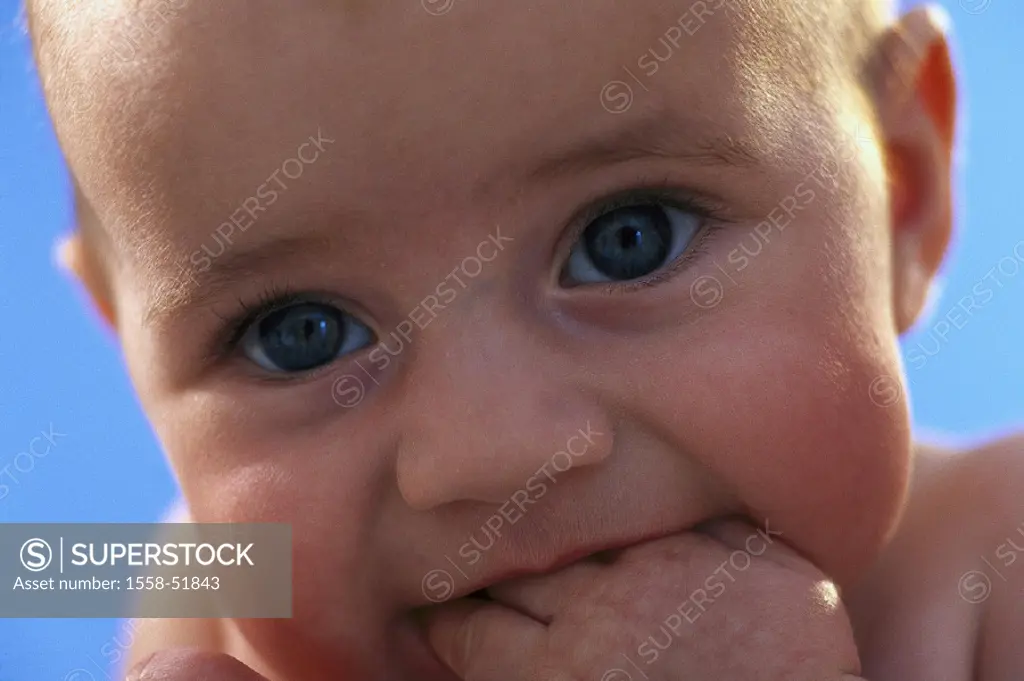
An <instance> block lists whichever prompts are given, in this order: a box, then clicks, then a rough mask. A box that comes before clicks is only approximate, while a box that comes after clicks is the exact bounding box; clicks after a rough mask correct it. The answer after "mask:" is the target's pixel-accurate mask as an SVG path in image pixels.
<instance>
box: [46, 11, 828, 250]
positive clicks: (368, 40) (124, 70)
mask: <svg viewBox="0 0 1024 681" xmlns="http://www.w3.org/2000/svg"><path fill="white" fill-rule="evenodd" d="M143 4H147V3H143ZM149 4H151V5H152V7H150V9H151V13H150V15H148V17H146V18H142V17H143V15H142V14H138V13H128V12H126V11H125V12H114V11H108V12H106V13H98V14H97V15H96V16H95V17H92V18H91V20H90V21H89V22H88V23H89V31H90V32H91V35H92V36H100V39H98V40H90V41H79V42H83V50H82V56H81V59H80V60H79V63H80V65H81V66H80V67H79V68H78V73H77V75H76V74H75V73H74V72H72V74H71V76H69V78H70V79H72V80H73V79H74V78H76V77H77V78H79V79H80V81H79V82H80V83H83V85H82V86H81V87H87V88H88V89H89V90H90V91H91V92H92V93H93V95H92V100H93V101H92V104H91V105H90V106H89V107H88V110H85V111H83V112H75V115H74V116H68V117H64V120H63V121H62V117H61V116H60V115H56V116H55V118H56V119H57V125H58V132H59V133H60V134H61V137H62V141H63V142H64V146H65V147H66V152H67V154H68V157H69V159H70V161H71V164H72V167H73V168H74V169H75V171H76V173H77V174H78V175H79V177H80V179H81V181H82V183H83V185H84V186H86V187H87V188H88V190H89V194H90V195H91V196H92V197H93V198H94V199H95V200H96V201H97V205H98V207H99V208H100V213H101V215H103V216H104V217H105V222H106V223H107V224H108V227H109V228H110V229H112V230H114V231H115V234H114V241H115V242H116V243H118V244H120V247H121V249H122V250H124V251H125V252H126V253H129V254H132V256H133V257H135V258H137V259H138V260H139V261H140V262H141V261H146V262H145V263H144V264H145V265H146V266H147V267H153V266H163V265H166V264H167V263H161V262H158V261H160V260H174V259H179V258H180V257H181V253H182V252H184V253H186V254H187V252H188V251H189V250H191V249H192V248H195V247H196V245H197V244H198V243H199V242H201V241H203V240H204V239H208V237H209V235H210V232H211V230H212V229H213V228H214V227H215V226H217V225H218V224H219V223H221V222H223V218H224V217H225V216H226V215H228V214H231V213H232V212H234V211H235V209H236V208H238V207H239V205H240V204H241V203H242V201H243V200H244V199H245V198H246V197H251V196H252V195H253V193H254V191H255V188H256V187H258V186H260V185H262V184H264V183H265V182H266V180H267V179H268V176H270V175H271V173H272V172H274V171H275V170H284V171H285V173H286V174H289V175H293V174H294V173H295V172H298V168H297V167H296V166H293V170H292V172H291V173H288V172H287V168H282V163H283V162H284V161H286V160H287V159H289V158H292V157H295V156H296V153H297V150H298V147H299V146H300V145H302V144H303V143H304V142H307V141H308V140H310V138H311V137H312V138H314V139H321V140H323V139H328V140H331V142H330V143H325V142H321V147H323V149H322V151H323V153H322V154H318V155H317V161H316V163H315V166H311V167H307V168H303V169H302V173H303V175H302V177H301V178H299V179H297V180H296V181H294V182H290V183H289V184H290V186H289V188H288V190H287V192H288V195H287V198H286V200H283V201H282V204H281V206H280V208H279V209H278V211H279V212H280V213H282V214H283V213H284V211H286V210H291V211H293V213H294V212H296V211H298V212H301V211H303V210H305V211H312V212H316V213H318V214H320V215H332V216H337V218H338V221H339V223H340V222H357V221H358V222H360V223H362V224H366V222H367V221H372V220H373V216H374V215H377V216H384V215H385V214H386V218H382V219H386V220H387V221H391V222H394V221H396V220H399V221H400V220H403V219H405V218H408V219H410V220H413V219H415V217H414V216H413V215H412V214H411V213H409V212H408V211H414V210H415V211H417V212H419V213H422V214H429V213H431V212H436V211H440V210H443V209H444V208H445V207H447V206H451V205H455V204H457V203H459V202H460V201H461V200H462V199H466V200H469V199H470V198H472V197H479V196H483V195H504V196H512V195H515V194H518V193H521V192H523V191H525V189H524V185H525V184H526V183H527V182H528V180H529V179H530V178H533V179H534V180H538V181H539V178H541V177H542V174H537V173H536V170H537V168H538V167H545V168H555V169H557V168H559V167H560V165H561V166H562V169H563V170H565V169H566V166H564V164H560V159H561V158H562V154H563V152H564V151H565V150H566V149H568V148H572V147H574V146H578V145H579V144H580V142H581V141H583V140H591V141H598V142H599V141H600V140H606V141H609V144H607V145H605V146H606V147H608V148H607V149H606V151H608V152H609V154H610V155H611V156H614V153H615V149H614V144H612V143H611V141H612V140H620V139H624V140H629V141H631V142H635V143H637V145H640V146H642V145H643V144H645V140H644V136H645V135H646V134H647V133H651V134H650V136H649V139H648V140H647V141H646V143H648V146H661V147H664V146H666V145H669V146H670V145H671V144H672V142H673V141H677V142H679V143H680V144H681V145H684V146H685V145H689V147H690V148H691V151H693V152H694V153H695V154H696V153H699V149H700V148H701V147H702V145H704V148H706V149H707V150H708V153H707V155H708V156H709V157H710V156H713V155H714V154H715V153H716V152H715V151H714V150H713V148H714V147H716V144H717V143H716V140H717V142H722V141H725V142H727V143H728V144H729V145H731V146H732V147H733V148H734V149H735V150H742V151H743V152H744V153H750V154H753V155H756V156H760V157H762V158H763V159H765V160H766V161H769V160H770V161H771V162H773V163H785V162H786V158H785V155H786V154H787V153H791V150H795V149H797V148H798V147H799V144H794V142H795V140H797V139H799V136H800V134H803V133H802V128H803V127H804V126H803V125H802V123H801V118H802V116H803V114H801V113H800V109H801V107H794V106H792V105H791V104H790V102H792V101H794V99H795V94H796V93H797V92H800V91H804V92H806V87H805V86H806V84H805V83H803V82H802V79H801V78H800V77H798V76H797V75H796V74H797V73H798V71H797V70H795V69H793V70H791V69H788V68H786V65H787V64H794V63H797V62H799V61H800V60H801V59H803V60H806V59H807V58H808V55H806V54H800V52H801V50H804V49H805V48H804V47H803V46H804V45H806V44H813V39H811V40H806V39H805V40H797V39H795V38H794V36H795V34H796V32H797V29H796V28H795V27H794V26H792V25H791V22H788V21H787V20H786V19H784V12H782V11H780V10H777V9H775V7H776V5H777V3H774V2H767V3H747V2H731V1H726V0H705V1H699V0H698V1H697V2H693V3H692V4H689V5H680V4H679V3H675V2H671V1H670V0H644V1H643V2H631V3H623V2H616V1H614V0H594V1H592V2H587V3H575V2H557V3H556V2H551V1H546V0H523V1H521V2H515V3H498V2H494V1H493V0H383V1H381V2H375V3H371V2H366V1H365V0H356V1H351V2H328V1H323V0H320V1H314V0H302V1H296V2H292V3H289V4H288V7H287V9H286V10H285V9H282V6H281V5H280V3H277V2H273V1H271V0H245V1H244V2H241V0H237V1H236V0H226V1H225V2H217V3H207V2H199V1H198V0H174V1H173V2H172V1H171V0H166V1H164V2H160V3H149ZM755 5H756V6H757V7H756V9H755V7H754V6H755ZM85 42H87V43H88V44H87V45H86V44H85ZM801 96H805V95H801ZM58 113H59V112H58ZM85 129H88V130H89V131H90V134H88V135H83V134H81V132H82V131H83V130H85ZM670 138H675V139H674V140H673V139H670ZM598 146H600V145H598ZM634 146H636V145H634ZM718 146H720V145H718ZM307 153H311V152H309V151H308V149H307ZM278 179H279V181H280V179H282V178H278ZM543 179H544V180H545V181H546V180H547V179H548V178H543ZM112 218H113V219H112ZM293 218H294V219H296V220H297V219H299V217H298V216H296V215H292V216H290V217H289V218H288V219H289V220H291V219H293ZM272 222H273V221H271V220H269V219H268V220H267V223H268V224H267V226H266V227H265V228H264V227H261V230H260V232H261V234H260V237H259V238H260V239H269V238H271V237H272V236H274V235H273V234H272V232H273V225H272V224H271V223H272ZM367 226H371V225H367ZM276 236H282V235H281V234H277V235H276ZM255 238H256V237H254V239H255Z"/></svg>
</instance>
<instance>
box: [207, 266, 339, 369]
mask: <svg viewBox="0 0 1024 681" xmlns="http://www.w3.org/2000/svg"><path fill="white" fill-rule="evenodd" d="M296 303H323V304H329V303H330V298H329V297H328V296H317V295H312V294H308V293H300V292H299V291H296V290H295V289H292V288H290V287H289V286H278V285H275V284H270V285H268V286H267V287H266V288H265V289H263V291H261V292H260V293H259V294H258V295H257V296H256V298H255V299H254V300H252V301H246V300H244V299H242V298H239V299H238V302H237V306H236V308H235V311H234V312H232V313H230V314H228V315H221V314H219V313H215V314H217V316H218V317H219V318H220V319H221V321H223V322H224V331H223V332H222V333H221V334H219V336H218V338H217V340H216V342H215V345H214V348H213V350H212V352H211V356H212V357H220V356H224V355H227V354H230V353H231V352H233V351H234V350H235V349H236V348H237V347H238V343H239V342H240V341H241V340H242V337H243V336H244V335H245V333H246V331H248V330H249V328H250V327H251V326H252V325H253V324H255V323H256V322H258V321H260V320H261V319H263V318H264V317H267V316H268V315H271V314H273V313H274V312H277V311H278V310H280V309H282V308H285V307H288V306H290V305H295V304H296Z"/></svg>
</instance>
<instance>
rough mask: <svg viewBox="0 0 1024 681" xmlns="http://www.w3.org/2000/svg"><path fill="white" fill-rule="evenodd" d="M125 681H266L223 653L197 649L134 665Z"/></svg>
mask: <svg viewBox="0 0 1024 681" xmlns="http://www.w3.org/2000/svg"><path fill="white" fill-rule="evenodd" d="M125 681H267V679H266V678H265V677H263V676H261V675H260V674H257V673H256V672H254V671H253V670H252V669H250V668H249V667H246V666H245V665H244V664H242V663H241V662H239V661H238V660H236V659H235V658H233V657H231V656H230V655H224V654H221V653H211V652H206V651H203V650H196V649H194V648H181V649H175V650H165V651H162V652H159V653H156V654H154V655H150V656H149V657H148V658H146V659H145V660H143V661H142V662H140V663H139V664H137V665H135V667H133V668H132V670H131V672H129V673H128V677H127V678H126V679H125Z"/></svg>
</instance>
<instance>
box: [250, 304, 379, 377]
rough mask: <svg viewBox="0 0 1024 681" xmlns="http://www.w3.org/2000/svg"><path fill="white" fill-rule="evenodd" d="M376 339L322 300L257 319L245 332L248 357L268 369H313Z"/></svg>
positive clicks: (356, 321)
mask: <svg viewBox="0 0 1024 681" xmlns="http://www.w3.org/2000/svg"><path fill="white" fill-rule="evenodd" d="M374 342H375V337H374V334H373V331H371V330H370V329H369V328H368V327H367V326H366V325H365V324H363V323H362V322H360V321H359V320H358V319H356V318H355V317H353V316H352V315H350V314H348V313H346V312H343V311H341V310H339V309H337V308H336V307H333V306H331V305H325V304H323V303H297V304H291V305H287V306H284V307H279V308H277V309H276V310H274V311H272V312H270V313H268V314H266V315H265V316H263V317H261V318H259V319H257V320H256V321H255V322H253V323H252V325H251V326H249V328H248V329H246V331H245V332H244V335H243V336H242V338H241V340H240V343H239V344H240V346H241V349H242V352H243V353H245V356H246V357H247V358H249V359H250V360H252V361H253V362H255V363H256V364H257V365H259V366H260V367H261V368H263V369H266V370H267V371H272V372H275V373H297V372H303V371H310V370H312V369H316V368H317V367H320V366H323V365H325V364H329V363H330V362H333V361H334V360H335V359H337V358H338V357H341V356H342V355H346V354H348V353H351V352H356V351H357V350H361V349H362V348H364V347H366V346H368V345H371V344H373V343H374Z"/></svg>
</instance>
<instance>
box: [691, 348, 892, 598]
mask: <svg viewBox="0 0 1024 681" xmlns="http://www.w3.org/2000/svg"><path fill="white" fill-rule="evenodd" d="M805 331H806V330H805ZM828 340H831V341H834V344H833V345H828V344H826V343H827V342H828ZM828 340H826V339H824V338H822V337H821V336H820V335H815V334H812V333H805V334H803V335H801V334H800V329H799V328H793V329H791V330H789V331H787V332H785V333H783V332H776V334H775V335H774V338H773V337H772V336H771V335H769V334H767V333H766V334H765V335H764V336H762V338H761V340H760V342H759V343H757V344H754V343H751V344H749V345H748V346H747V347H743V346H742V345H741V346H739V347H737V348H736V353H737V355H738V356H745V357H746V358H747V359H746V361H745V362H739V363H737V365H736V366H744V365H745V364H748V363H757V362H758V361H760V362H762V363H765V364H769V363H770V365H771V366H772V367H773V368H772V370H771V371H769V372H761V373H760V375H758V373H757V372H755V371H753V370H752V369H754V367H753V366H749V368H750V369H751V371H749V372H746V373H743V372H741V373H739V374H735V373H734V374H732V375H730V376H728V377H723V380H724V381H728V382H729V384H730V386H731V387H732V390H730V393H731V402H732V409H733V410H734V411H733V414H734V415H737V416H738V415H742V417H741V418H736V419H735V420H734V421H732V426H731V428H727V427H724V425H725V424H724V423H723V424H722V425H723V427H722V428H721V429H719V430H718V431H717V433H719V435H718V437H717V438H715V439H712V438H709V440H708V441H707V442H706V443H705V444H706V446H707V449H702V450H701V451H702V452H706V453H708V454H707V455H708V457H709V458H708V460H707V461H706V462H705V463H706V464H707V465H709V466H711V467H712V468H713V469H714V470H716V471H717V472H718V474H719V475H720V476H721V477H722V478H723V479H724V480H725V481H726V484H727V485H728V486H729V487H731V488H732V489H733V490H734V492H735V493H736V495H737V496H738V498H739V499H740V501H741V502H742V503H743V504H744V505H745V506H746V507H747V509H748V511H749V512H751V513H752V514H753V515H754V516H756V517H758V518H760V519H762V520H764V521H765V522H768V523H769V525H770V526H771V527H773V528H774V529H776V530H779V531H782V532H783V533H784V535H783V539H784V540H785V541H786V542H787V543H789V544H791V545H793V546H794V547H795V548H797V549H798V550H800V551H801V552H802V553H804V555H806V556H807V557H808V558H810V559H811V560H812V561H813V562H814V563H815V564H816V565H818V566H819V567H821V568H822V569H823V570H824V571H825V572H826V573H828V574H830V575H831V576H832V577H834V578H835V579H837V580H838V581H839V582H840V583H846V582H848V581H850V580H853V579H856V578H857V576H858V575H859V574H860V573H861V572H862V571H863V570H864V569H865V568H866V567H867V566H868V565H869V564H870V563H871V562H872V561H873V560H874V558H875V557H876V556H877V554H878V552H879V551H880V549H881V547H882V546H883V544H884V543H885V541H886V540H887V538H888V536H889V535H890V533H891V531H892V529H893V526H894V524H895V522H896V517H897V515H898V513H899V509H900V508H901V506H902V503H903V500H904V495H905V488H906V484H907V476H908V464H909V457H910V429H909V419H908V417H907V409H906V404H905V401H904V399H903V393H902V391H901V390H900V389H899V388H898V387H897V386H898V384H897V383H896V380H895V379H893V378H890V377H895V376H899V375H900V374H899V373H898V363H897V362H896V360H895V358H886V357H880V356H872V354H871V353H860V352H858V348H857V347H851V346H850V344H849V343H848V341H846V340H845V339H841V338H833V339H828ZM844 343H846V344H847V345H846V346H845V347H844ZM772 346H774V348H775V349H777V350H778V352H770V349H771V348H772ZM787 346H788V347H787ZM728 417H729V412H728V411H719V412H717V413H707V414H705V418H707V419H708V420H709V421H710V422H714V421H715V420H716V419H717V420H719V421H721V420H722V419H724V418H728Z"/></svg>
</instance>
